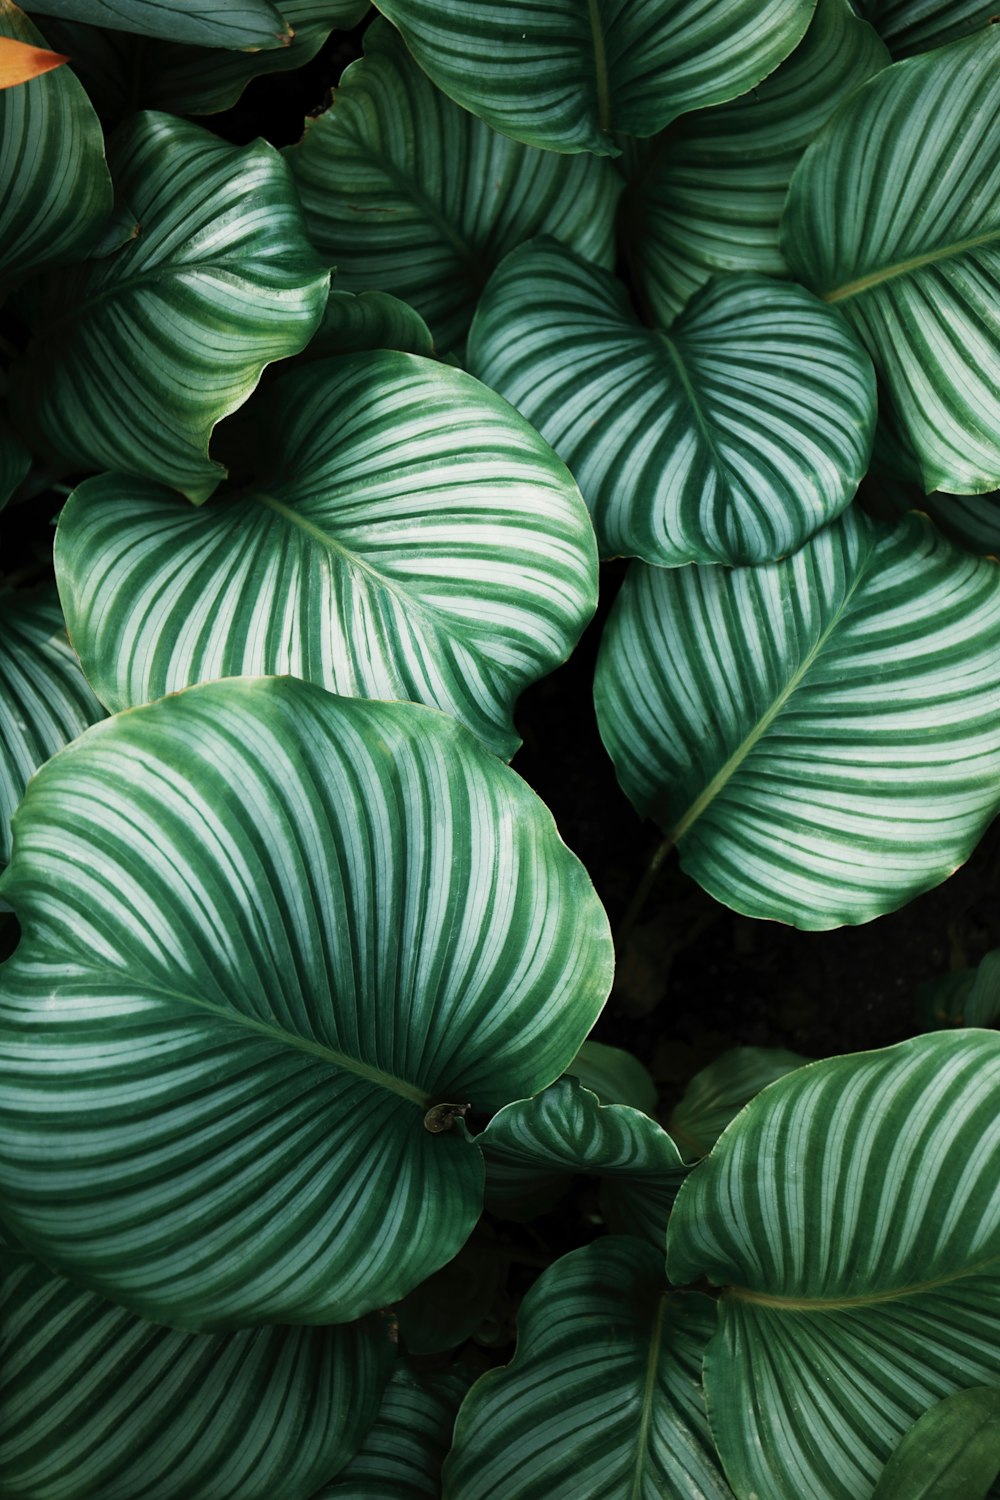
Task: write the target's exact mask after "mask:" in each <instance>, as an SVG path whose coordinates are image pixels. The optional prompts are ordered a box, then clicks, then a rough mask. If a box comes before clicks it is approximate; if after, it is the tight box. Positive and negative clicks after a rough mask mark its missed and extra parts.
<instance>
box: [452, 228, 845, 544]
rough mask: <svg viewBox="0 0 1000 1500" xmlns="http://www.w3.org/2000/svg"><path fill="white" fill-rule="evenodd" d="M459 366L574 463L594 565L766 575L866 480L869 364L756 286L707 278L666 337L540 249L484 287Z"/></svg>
mask: <svg viewBox="0 0 1000 1500" xmlns="http://www.w3.org/2000/svg"><path fill="white" fill-rule="evenodd" d="M468 362H469V368H470V369H471V370H472V371H473V373H474V374H476V375H477V376H478V377H479V378H480V379H481V380H483V381H485V382H486V384H487V385H491V386H492V387H493V388H494V390H497V391H499V392H500V393H501V395H503V396H505V397H506V398H507V400H508V401H510V402H511V403H512V404H513V405H514V406H516V407H517V409H518V410H519V411H520V412H522V413H523V414H524V416H526V417H527V418H528V421H529V422H531V423H532V424H533V425H534V426H535V427H537V428H538V431H539V432H540V433H541V434H542V435H543V437H545V438H546V439H547V440H548V441H549V442H550V443H551V444H552V446H553V448H554V449H555V450H556V452H557V453H558V454H559V456H560V458H562V459H564V460H565V461H566V463H567V464H568V465H569V468H570V469H571V471H572V473H573V475H574V477H575V478H576V481H577V483H578V484H579V486H580V489H581V491H582V493H583V497H584V499H585V500H586V501H587V504H588V505H589V506H590V509H591V513H592V515H593V518H594V527H595V529H596V531H597V538H598V545H599V547H600V549H601V555H602V556H605V557H616V556H619V555H625V556H628V557H641V558H643V559H644V560H645V561H646V562H649V563H652V564H654V565H655V566H659V567H675V566H677V565H679V564H681V563H687V562H705V563H708V562H724V563H756V562H764V561H769V560H771V559H773V558H776V557H780V556H781V555H782V554H783V553H786V552H788V551H791V550H794V549H795V548H796V547H799V546H801V545H802V543H803V542H805V541H806V539H807V538H808V537H809V536H811V535H812V533H813V532H814V531H816V530H817V529H818V528H819V527H820V526H822V525H824V524H825V523H826V522H827V521H830V520H832V519H833V518H834V517H835V516H836V515H838V514H839V513H840V511H842V510H843V508H844V507H845V506H846V505H847V504H848V503H849V502H850V499H851V496H852V495H853V494H854V491H855V490H856V488H857V486H858V483H859V481H860V480H861V478H862V476H863V475H864V472H865V470H866V468H867V466H868V458H869V454H870V451H871V443H872V434H873V430H874V423H875V380H874V376H873V373H872V368H871V362H870V360H869V359H868V357H867V355H866V354H865V353H864V350H863V349H862V348H861V347H860V345H859V344H858V342H857V340H856V339H855V338H854V336H853V335H852V333H851V331H850V329H849V328H848V327H847V325H846V324H845V323H844V321H843V319H842V318H840V317H839V316H831V314H830V309H828V308H824V307H823V306H822V304H821V303H819V302H818V301H817V299H816V298H815V297H813V296H811V295H810V294H809V293H808V292H806V291H804V290H803V289H802V288H801V287H797V286H791V285H782V284H781V283H778V282H774V281H771V280H770V279H769V278H766V277H750V276H743V277H720V278H719V279H717V280H716V281H714V282H712V283H711V284H710V285H708V286H706V287H705V288H704V290H703V291H702V292H701V293H700V294H699V295H698V296H697V297H696V298H695V299H694V300H693V301H692V302H691V303H690V304H689V305H688V307H687V308H686V309H685V312H684V315H683V317H681V318H679V319H678V321H677V322H676V323H674V324H673V326H672V327H671V329H670V331H669V332H668V333H664V332H660V331H657V330H653V329H649V328H645V327H643V325H642V324H641V323H640V322H639V321H638V319H637V318H636V316H635V314H634V313H633V312H632V310H631V307H630V305H629V301H628V294H627V292H626V290H625V287H624V286H623V285H622V284H621V283H620V282H618V281H617V280H616V279H615V278H614V277H613V276H611V275H610V274H609V273H608V272H605V271H602V270H601V269H600V268H599V267H596V266H593V265H590V264H589V263H588V262H586V261H584V260H581V259H580V258H579V257H578V256H575V255H573V254H572V252H571V251H569V250H567V249H565V248H564V247H563V246H560V245H557V244H555V243H554V242H553V241H549V240H543V241H538V242H536V243H534V244H532V245H526V246H525V247H524V248H523V249H521V250H519V251H517V252H516V253H515V254H514V255H511V256H509V257H508V258H507V260H506V261H505V262H504V264H503V265H502V266H501V267H500V269H499V270H498V271H497V272H496V273H495V274H494V276H493V277H492V279H491V281H490V284H489V286H488V288H487V290H486V292H485V294H484V296H483V299H482V302H481V304H480V307H479V311H478V312H477V314H476V319H475V322H474V324H473V327H472V332H471V334H470V336H469V354H468Z"/></svg>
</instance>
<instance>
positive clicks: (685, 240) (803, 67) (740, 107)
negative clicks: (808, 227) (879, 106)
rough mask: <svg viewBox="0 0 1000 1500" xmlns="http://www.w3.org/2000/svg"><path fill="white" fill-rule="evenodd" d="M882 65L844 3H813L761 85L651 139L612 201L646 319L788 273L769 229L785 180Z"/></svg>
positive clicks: (872, 39)
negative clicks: (734, 277) (726, 282)
mask: <svg viewBox="0 0 1000 1500" xmlns="http://www.w3.org/2000/svg"><path fill="white" fill-rule="evenodd" d="M888 62H889V54H888V52H887V51H886V49H885V47H884V45H883V44H882V43H881V42H880V41H879V39H878V37H877V36H876V34H875V32H874V31H873V30H872V28H871V27H870V26H867V25H866V24H865V23H864V22H863V21H859V20H858V18H857V17H856V16H855V14H854V12H853V11H852V10H851V7H850V5H849V4H848V0H819V4H818V5H817V7H816V13H815V16H814V18H813V21H812V23H811V25H810V27H809V30H808V31H807V32H806V35H805V38H804V40H803V41H802V42H801V43H800V44H799V46H798V47H797V48H796V49H795V51H794V52H793V53H792V55H791V57H789V58H788V59H787V61H785V62H783V63H782V64H781V66H780V68H778V69H777V71H776V72H774V73H772V74H771V76H770V78H765V80H764V82H763V83H762V84H761V85H760V87H759V88H756V89H754V90H753V92H752V93H749V94H744V95H743V96H742V97H741V98H739V99H734V100H733V101H732V102H731V103H729V104H723V105H720V106H718V107H717V108H714V109H701V110H695V111H694V113H693V114H687V115H683V116H682V117H681V118H680V119H679V120H677V121H676V122H675V123H674V124H673V125H671V126H670V128H669V129H668V130H667V131H666V132H665V134H663V135H662V136H660V137H659V138H658V140H657V141H656V143H655V146H654V148H653V152H652V154H651V156H650V158H649V160H648V162H647V163H646V164H645V165H644V166H643V167H642V168H640V170H639V172H638V174H637V175H636V178H635V180H634V181H633V182H632V183H630V185H629V188H628V189H627V191H626V194H625V198H624V201H623V204H622V208H623V212H624V217H625V223H626V226H627V244H626V253H627V255H628V258H629V263H630V266H631V269H632V273H633V279H634V281H635V283H636V294H637V297H638V299H639V301H640V302H641V304H642V305H643V306H644V307H645V309H646V310H647V312H648V314H649V315H650V318H651V321H653V322H657V323H661V324H663V325H664V326H666V325H667V324H669V323H670V321H671V319H672V318H674V317H675V316H676V314H677V313H678V312H680V310H681V309H682V308H683V307H684V305H685V303H686V302H687V301H688V300H689V299H690V297H691V296H692V295H693V293H694V292H696V291H697V290H698V288H699V287H700V286H702V285H703V284H704V282H706V281H707V280H708V279H709V278H710V277H712V276H715V275H717V274H718V273H719V272H721V271H755V272H758V273H762V274H766V275H768V276H787V274H788V268H787V266H786V265H785V262H784V259H783V257H782V255H781V252H780V250H779V248H778V221H779V219H780V218H781V210H782V208H783V207H784V202H785V195H786V193H787V191H788V184H789V182H790V181H791V177H792V173H793V172H794V170H795V168H796V166H797V165H798V162H799V159H800V157H801V156H802V153H803V151H804V150H805V148H806V146H807V145H808V144H809V142H810V141H811V140H812V138H813V136H814V135H815V134H816V132H817V131H818V130H819V128H820V127H821V126H822V125H823V124H825V123H826V121H827V120H828V119H829V117H830V115H831V114H832V113H833V111H834V109H835V108H836V106H837V105H838V104H839V103H840V101H841V99H843V98H844V97H845V96H846V95H847V94H849V93H850V92H851V90H852V89H854V88H855V87H856V86H857V85H858V84H859V83H861V82H863V81H864V79H866V78H868V77H870V76H871V75H872V74H873V73H877V72H878V71H879V70H880V69H881V68H884V67H885V66H886V65H887V63H888Z"/></svg>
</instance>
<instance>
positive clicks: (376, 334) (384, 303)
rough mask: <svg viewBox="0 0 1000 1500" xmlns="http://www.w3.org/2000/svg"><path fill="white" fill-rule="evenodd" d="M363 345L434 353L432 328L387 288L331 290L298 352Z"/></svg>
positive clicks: (317, 354) (349, 350)
mask: <svg viewBox="0 0 1000 1500" xmlns="http://www.w3.org/2000/svg"><path fill="white" fill-rule="evenodd" d="M364 349H398V350H400V351H401V352H402V353H403V354H419V355H422V356H423V357H424V358H425V359H432V358H433V357H434V340H433V338H432V337H431V331H430V329H429V328H428V327H427V324H426V323H425V322H424V320H423V318H422V317H421V316H420V314H419V313H418V312H417V311H416V309H415V308H412V307H410V306H409V304H408V303H406V302H401V301H400V300H399V298H398V297H393V296H391V295H390V294H389V293H388V292H361V293H355V292H342V291H339V290H335V291H332V292H331V293H330V296H329V298H328V299H327V304H326V311H325V312H324V313H323V321H322V323H321V324H320V325H319V328H318V329H317V330H316V332H315V333H314V334H313V336H312V338H311V340H310V341H309V343H308V344H307V346H306V348H305V349H304V350H303V351H302V353H301V354H300V355H299V356H298V359H299V363H300V364H301V363H302V361H303V360H305V359H325V358H326V357H327V356H328V355H331V354H358V353H360V352H361V351H362V350H364Z"/></svg>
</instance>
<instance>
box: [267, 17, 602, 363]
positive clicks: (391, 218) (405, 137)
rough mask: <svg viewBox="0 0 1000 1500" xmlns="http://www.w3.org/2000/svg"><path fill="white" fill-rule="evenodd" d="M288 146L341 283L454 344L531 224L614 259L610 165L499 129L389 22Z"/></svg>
mask: <svg viewBox="0 0 1000 1500" xmlns="http://www.w3.org/2000/svg"><path fill="white" fill-rule="evenodd" d="M285 155H286V159H287V161H288V164H289V166H290V167H291V169H292V172H293V173H294V176H295V182H296V186H297V188H298V190H299V195H300V197H301V199H302V205H303V208H304V210H305V215H306V223H307V225H308V228H309V234H310V236H311V237H312V240H313V242H314V244H315V245H316V246H317V248H318V249H319V250H320V251H321V253H322V254H323V255H325V256H327V257H328V259H329V261H330V263H331V264H335V265H336V267H337V286H338V287H339V288H340V289H341V290H343V291H349V292H363V291H369V290H379V291H385V292H391V293H392V294H393V295H394V296H397V297H401V298H403V300H404V301H406V302H409V303H412V305H413V306H414V307H415V308H416V309H417V311H418V312H419V313H420V314H421V316H422V317H424V318H425V319H426V320H427V322H428V324H429V325H430V328H431V331H432V333H433V334H434V338H435V340H436V341H437V344H438V346H439V348H440V349H441V350H442V351H445V352H446V351H448V350H451V349H455V350H460V349H461V346H462V345H463V343H464V340H465V335H466V333H467V331H468V327H469V323H470V321H471V319H472V314H473V311H474V309H475V305H476V301H477V299H478V297H479V294H480V292H481V291H482V289H483V286H484V285H485V283H486V280H487V277H488V276H489V274H490V271H491V270H492V269H493V268H494V266H496V265H497V264H499V262H500V261H501V260H502V259H503V257H504V256H505V255H506V254H507V252H508V251H510V250H513V249H514V247H515V246H516V245H520V244H521V243H523V241H525V240H527V239H530V238H531V236H532V235H535V234H551V235H554V236H555V237H556V238H557V239H559V240H562V241H565V243H566V244H568V245H571V246H572V247H573V248H574V249H575V250H577V251H578V252H579V253H580V254H581V255H584V256H586V257H587V258H588V259H590V260H594V261H597V262H599V263H600V264H601V265H607V266H610V265H611V264H612V262H613V259H614V243H613V241H614V210H615V203H616V201H617V198H618V194H619V193H620V191H621V180H620V179H619V177H618V175H617V173H616V172H615V171H614V169H613V168H612V167H611V165H610V164H609V163H608V162H600V161H595V160H593V159H590V158H581V159H580V160H579V161H574V162H566V161H561V160H560V159H559V158H558V157H556V156H553V155H551V154H550V153H547V152H544V151H536V150H532V149H531V148H529V147H526V146H519V145H515V144H514V143H513V142H511V141H509V140H507V139H506V138H505V137H504V136H499V135H497V134H496V133H495V131H492V130H490V128H489V127H488V126H486V125H484V124H483V123H482V122H481V121H480V120H477V119H475V117H474V116H472V115H469V114H467V113H466V112H465V110H462V109H459V108H458V106H457V105H454V104H452V103H451V101H450V100H448V99H446V98H445V97H444V95H442V94H441V93H439V92H438V90H437V89H436V88H434V86H433V85H432V84H431V83H430V82H429V80H428V79H427V78H426V77H425V76H424V74H423V73H422V72H421V71H420V69H419V68H418V67H417V66H416V64H415V63H414V62H413V60H412V58H410V56H409V55H408V53H407V51H406V48H405V47H404V46H403V43H402V42H401V40H400V38H399V37H398V36H397V34H396V33H395V32H394V31H393V30H392V28H391V27H390V26H388V25H386V24H385V23H384V22H379V23H376V24H375V25H373V26H371V27H369V29H368V31H367V32H366V33H365V56H364V58H363V59H362V60H361V61H359V62H356V63H353V64H352V65H351V67H349V68H348V69H347V71H346V72H345V74H344V76H343V79H342V80H341V83H340V86H339V88H338V89H337V97H336V103H335V104H334V106H333V108H332V109H330V110H328V111H327V112H326V114H325V115H322V116H321V117H320V118H319V119H318V120H313V121H311V122H310V123H309V126H308V129H307V131H306V135H305V139H304V140H303V142H302V143H301V145H298V146H294V147H291V148H290V149H289V150H288V151H287V152H286V153H285Z"/></svg>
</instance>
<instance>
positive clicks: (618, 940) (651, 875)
mask: <svg viewBox="0 0 1000 1500" xmlns="http://www.w3.org/2000/svg"><path fill="white" fill-rule="evenodd" d="M673 847H674V841H673V839H671V838H665V839H663V840H662V842H661V843H659V844H657V846H656V848H655V849H654V850H653V857H652V859H651V860H650V861H649V864H648V865H647V866H646V872H645V874H644V875H643V877H642V879H641V880H640V881H639V884H638V885H637V886H636V888H635V894H634V895H633V897H632V900H631V901H630V902H629V904H628V910H627V911H626V913H625V915H624V917H622V920H621V926H620V927H619V928H618V931H617V932H616V933H615V948H616V949H617V950H618V952H619V953H620V952H622V950H623V949H624V947H625V943H626V941H627V939H628V937H629V935H630V933H631V931H632V928H633V927H634V926H635V924H636V922H637V921H638V919H639V917H640V916H641V915H642V909H643V907H644V906H645V904H646V901H647V900H648V898H649V893H650V891H651V890H652V889H653V885H654V883H655V881H656V877H657V875H659V873H660V867H661V866H662V864H663V861H664V860H665V859H666V857H667V855H668V854H669V853H670V851H671V849H672V848H673Z"/></svg>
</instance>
